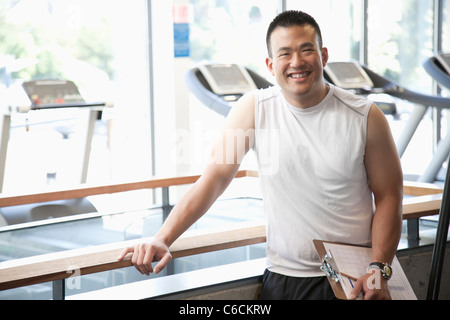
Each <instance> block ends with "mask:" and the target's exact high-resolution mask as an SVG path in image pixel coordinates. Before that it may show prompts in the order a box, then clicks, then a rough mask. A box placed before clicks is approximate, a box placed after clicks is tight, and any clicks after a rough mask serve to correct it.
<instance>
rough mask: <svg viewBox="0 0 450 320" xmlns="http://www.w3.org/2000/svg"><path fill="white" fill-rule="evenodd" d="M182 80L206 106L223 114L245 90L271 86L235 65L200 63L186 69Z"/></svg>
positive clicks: (256, 75)
mask: <svg viewBox="0 0 450 320" xmlns="http://www.w3.org/2000/svg"><path fill="white" fill-rule="evenodd" d="M185 82H186V85H187V86H188V88H189V89H190V90H191V92H192V93H193V94H194V95H195V96H196V97H197V98H198V99H199V100H200V102H202V103H203V104H204V105H205V106H206V107H207V108H209V109H211V110H213V111H215V112H217V113H218V114H220V115H222V116H224V117H226V116H227V115H228V113H229V112H230V110H231V108H232V105H233V103H235V102H236V101H237V100H238V99H239V98H240V97H241V96H243V95H244V94H245V93H247V92H249V91H251V90H254V89H264V88H268V87H271V86H273V84H272V83H270V82H269V81H267V80H266V79H264V78H263V77H261V76H260V75H258V74H257V73H256V72H254V71H252V70H250V69H248V68H246V67H243V66H241V65H238V64H204V65H200V66H198V67H195V68H192V69H190V70H189V71H188V72H187V73H186V75H185Z"/></svg>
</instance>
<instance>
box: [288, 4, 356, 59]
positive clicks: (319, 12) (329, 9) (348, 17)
mask: <svg viewBox="0 0 450 320" xmlns="http://www.w3.org/2000/svg"><path fill="white" fill-rule="evenodd" d="M287 9H288V10H301V11H304V12H306V13H308V14H310V15H311V16H313V17H314V19H316V21H317V23H318V24H319V26H320V28H321V31H322V37H323V43H324V46H325V47H327V48H328V51H329V54H330V61H339V60H341V61H342V60H344V61H345V60H350V59H352V60H359V44H360V39H361V12H362V11H361V10H362V9H361V1H359V0H343V1H342V0H341V1H331V0H318V1H306V0H300V1H298V0H295V1H294V0H288V1H287Z"/></svg>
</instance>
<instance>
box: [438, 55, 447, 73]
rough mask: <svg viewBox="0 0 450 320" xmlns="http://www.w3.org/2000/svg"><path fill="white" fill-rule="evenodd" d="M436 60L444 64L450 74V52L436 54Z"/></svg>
mask: <svg viewBox="0 0 450 320" xmlns="http://www.w3.org/2000/svg"><path fill="white" fill-rule="evenodd" d="M436 60H437V61H439V63H440V64H441V65H442V68H443V69H444V70H445V71H446V72H447V73H448V74H450V53H441V54H438V55H436Z"/></svg>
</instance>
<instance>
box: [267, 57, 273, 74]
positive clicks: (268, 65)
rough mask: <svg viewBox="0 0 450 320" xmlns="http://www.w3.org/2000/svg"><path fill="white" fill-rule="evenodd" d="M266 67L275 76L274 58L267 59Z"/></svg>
mask: <svg viewBox="0 0 450 320" xmlns="http://www.w3.org/2000/svg"><path fill="white" fill-rule="evenodd" d="M266 66H267V69H269V71H270V73H271V74H272V75H273V76H275V74H274V72H273V60H272V58H269V57H267V58H266Z"/></svg>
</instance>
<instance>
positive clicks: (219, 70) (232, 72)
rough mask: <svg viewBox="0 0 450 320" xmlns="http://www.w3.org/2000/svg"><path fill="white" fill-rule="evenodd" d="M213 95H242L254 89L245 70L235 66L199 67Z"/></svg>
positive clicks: (212, 65)
mask: <svg viewBox="0 0 450 320" xmlns="http://www.w3.org/2000/svg"><path fill="white" fill-rule="evenodd" d="M199 69H200V71H201V72H202V73H203V75H204V76H205V78H206V80H207V81H208V84H209V85H210V86H211V89H212V90H213V91H214V93H216V94H219V95H227V94H244V93H246V92H248V91H251V90H253V89H256V85H255V83H254V82H253V80H252V78H251V77H250V75H249V74H248V72H247V70H246V69H244V68H242V67H241V66H239V65H236V64H209V65H202V66H200V67H199Z"/></svg>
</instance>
